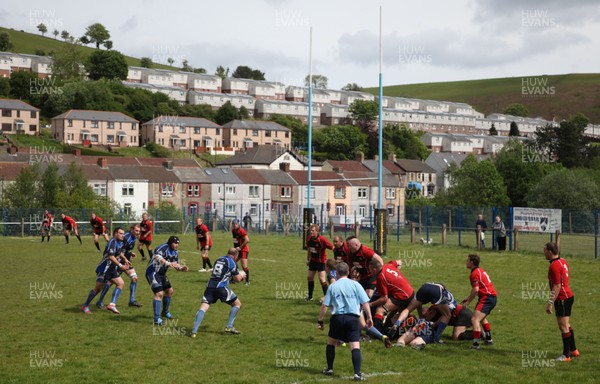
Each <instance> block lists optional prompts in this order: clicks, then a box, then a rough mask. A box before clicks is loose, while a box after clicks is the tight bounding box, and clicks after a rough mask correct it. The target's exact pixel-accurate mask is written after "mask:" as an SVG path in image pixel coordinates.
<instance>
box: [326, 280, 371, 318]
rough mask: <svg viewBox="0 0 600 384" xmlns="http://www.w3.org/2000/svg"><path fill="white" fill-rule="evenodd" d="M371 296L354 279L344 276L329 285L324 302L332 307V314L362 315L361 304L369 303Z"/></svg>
mask: <svg viewBox="0 0 600 384" xmlns="http://www.w3.org/2000/svg"><path fill="white" fill-rule="evenodd" d="M368 302H369V296H367V293H366V292H365V290H364V289H363V287H362V286H361V285H360V284H359V283H357V282H356V281H354V280H350V279H348V278H342V279H339V280H338V281H336V282H335V283H333V284H331V285H330V286H329V289H328V290H327V294H325V300H323V304H324V305H325V306H327V307H330V308H331V314H332V315H356V316H359V315H360V310H361V309H360V307H361V304H364V303H368Z"/></svg>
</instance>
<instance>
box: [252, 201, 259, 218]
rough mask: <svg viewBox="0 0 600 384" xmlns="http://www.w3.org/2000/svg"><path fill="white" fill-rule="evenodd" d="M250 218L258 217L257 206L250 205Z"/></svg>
mask: <svg viewBox="0 0 600 384" xmlns="http://www.w3.org/2000/svg"><path fill="white" fill-rule="evenodd" d="M250 216H258V204H250Z"/></svg>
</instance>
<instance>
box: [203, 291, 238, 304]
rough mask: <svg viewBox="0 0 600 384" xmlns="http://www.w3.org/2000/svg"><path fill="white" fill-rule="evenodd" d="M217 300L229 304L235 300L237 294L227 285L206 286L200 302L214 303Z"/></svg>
mask: <svg viewBox="0 0 600 384" xmlns="http://www.w3.org/2000/svg"><path fill="white" fill-rule="evenodd" d="M217 300H221V302H223V303H226V304H231V303H233V302H234V301H236V300H237V296H236V294H235V293H233V291H232V290H231V289H229V287H221V288H210V287H207V288H206V290H205V291H204V296H202V302H203V303H206V304H214V303H216V302H217Z"/></svg>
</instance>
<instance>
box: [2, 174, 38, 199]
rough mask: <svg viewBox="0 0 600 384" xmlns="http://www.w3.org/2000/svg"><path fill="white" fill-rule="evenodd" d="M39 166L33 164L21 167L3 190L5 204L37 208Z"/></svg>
mask: <svg viewBox="0 0 600 384" xmlns="http://www.w3.org/2000/svg"><path fill="white" fill-rule="evenodd" d="M38 178H39V166H38V165H37V164H34V165H32V166H27V167H25V168H22V169H21V171H20V172H19V174H18V175H17V178H16V179H15V182H14V183H11V184H9V185H8V186H7V187H6V190H5V192H4V198H5V199H6V204H7V205H8V206H11V207H18V208H37V207H38V200H37V197H38V194H37V181H38Z"/></svg>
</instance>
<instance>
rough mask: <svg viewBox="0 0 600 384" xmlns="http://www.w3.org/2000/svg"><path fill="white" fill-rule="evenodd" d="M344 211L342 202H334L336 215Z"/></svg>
mask: <svg viewBox="0 0 600 384" xmlns="http://www.w3.org/2000/svg"><path fill="white" fill-rule="evenodd" d="M345 211H346V209H345V206H344V204H336V205H335V214H336V215H343V214H344V212H345Z"/></svg>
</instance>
